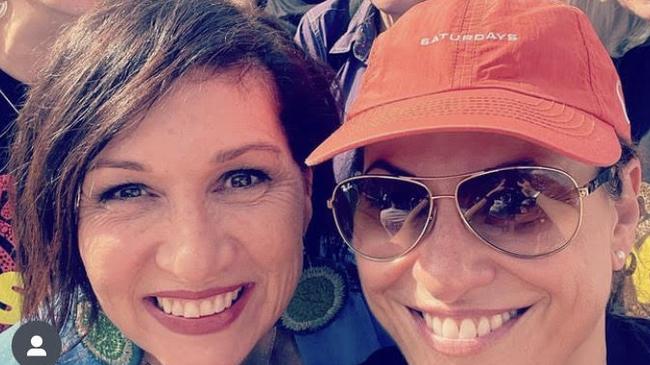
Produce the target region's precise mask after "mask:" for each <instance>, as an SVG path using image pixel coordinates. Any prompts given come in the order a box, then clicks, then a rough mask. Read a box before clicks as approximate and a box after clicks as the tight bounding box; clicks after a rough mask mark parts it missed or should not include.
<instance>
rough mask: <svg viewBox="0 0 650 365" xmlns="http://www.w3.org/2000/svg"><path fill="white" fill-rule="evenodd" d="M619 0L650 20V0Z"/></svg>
mask: <svg viewBox="0 0 650 365" xmlns="http://www.w3.org/2000/svg"><path fill="white" fill-rule="evenodd" d="M618 2H619V3H620V4H621V5H622V6H624V7H626V8H628V9H630V11H632V12H633V13H634V14H636V15H637V16H639V17H641V18H643V19H646V20H650V0H618Z"/></svg>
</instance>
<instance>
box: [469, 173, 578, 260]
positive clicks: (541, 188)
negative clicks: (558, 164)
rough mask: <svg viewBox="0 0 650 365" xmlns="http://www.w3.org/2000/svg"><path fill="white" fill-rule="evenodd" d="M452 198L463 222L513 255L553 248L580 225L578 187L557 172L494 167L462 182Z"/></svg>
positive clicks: (566, 239) (546, 250) (533, 254)
mask: <svg viewBox="0 0 650 365" xmlns="http://www.w3.org/2000/svg"><path fill="white" fill-rule="evenodd" d="M457 197H458V205H459V207H460V210H461V213H462V214H463V217H464V218H465V221H466V222H467V224H468V225H469V226H470V228H471V229H472V230H473V231H474V232H475V233H476V234H477V235H478V236H480V237H481V238H482V239H483V240H485V241H486V242H488V243H490V244H491V245H493V246H495V247H497V248H499V249H501V250H503V251H506V252H509V253H512V254H516V255H522V256H537V255H543V254H547V253H550V252H553V251H555V250H558V249H560V248H562V247H564V246H565V245H566V244H567V243H568V242H569V241H570V240H571V238H572V237H573V235H574V234H575V232H576V231H577V229H578V227H579V225H580V198H579V193H578V187H577V186H576V183H575V182H574V180H573V179H572V178H571V177H569V176H568V175H567V174H565V173H563V172H561V171H556V170H547V169H540V168H534V167H531V168H516V169H506V170H497V171H494V172H489V173H486V174H483V175H479V176H476V177H474V178H471V179H468V180H465V181H463V182H462V183H461V184H460V185H459V186H458V191H457Z"/></svg>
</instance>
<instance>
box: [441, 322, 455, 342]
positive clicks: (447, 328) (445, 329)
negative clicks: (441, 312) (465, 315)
mask: <svg viewBox="0 0 650 365" xmlns="http://www.w3.org/2000/svg"><path fill="white" fill-rule="evenodd" d="M442 337H445V338H449V339H452V340H454V339H457V338H458V325H456V321H455V320H454V319H453V318H445V321H444V322H442Z"/></svg>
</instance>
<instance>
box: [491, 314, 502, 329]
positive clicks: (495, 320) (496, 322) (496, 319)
mask: <svg viewBox="0 0 650 365" xmlns="http://www.w3.org/2000/svg"><path fill="white" fill-rule="evenodd" d="M502 325H503V317H501V315H500V314H495V315H493V316H492V318H490V327H491V328H492V331H494V330H495V329H497V328H499V327H501V326H502Z"/></svg>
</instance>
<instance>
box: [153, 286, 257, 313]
mask: <svg viewBox="0 0 650 365" xmlns="http://www.w3.org/2000/svg"><path fill="white" fill-rule="evenodd" d="M244 290H245V289H244V287H243V286H240V287H238V288H236V289H234V290H232V291H229V292H226V293H221V294H217V295H213V296H210V297H206V298H201V299H182V298H170V297H158V296H156V297H149V298H148V299H149V300H150V301H151V302H152V303H153V304H154V305H155V306H156V307H157V308H158V309H159V310H160V311H162V312H164V313H166V314H168V315H170V316H172V317H178V318H191V319H196V318H202V317H208V316H212V315H215V314H219V313H223V312H225V311H226V310H228V309H229V308H230V307H231V306H232V305H233V304H235V303H236V302H237V301H238V299H239V298H241V297H242V295H243V292H244Z"/></svg>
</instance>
